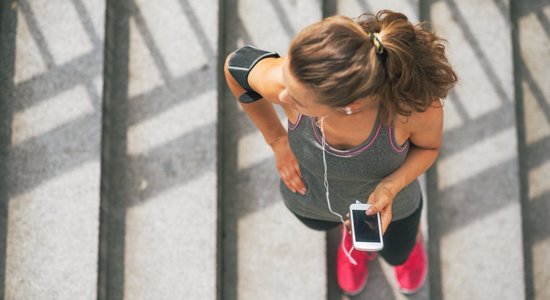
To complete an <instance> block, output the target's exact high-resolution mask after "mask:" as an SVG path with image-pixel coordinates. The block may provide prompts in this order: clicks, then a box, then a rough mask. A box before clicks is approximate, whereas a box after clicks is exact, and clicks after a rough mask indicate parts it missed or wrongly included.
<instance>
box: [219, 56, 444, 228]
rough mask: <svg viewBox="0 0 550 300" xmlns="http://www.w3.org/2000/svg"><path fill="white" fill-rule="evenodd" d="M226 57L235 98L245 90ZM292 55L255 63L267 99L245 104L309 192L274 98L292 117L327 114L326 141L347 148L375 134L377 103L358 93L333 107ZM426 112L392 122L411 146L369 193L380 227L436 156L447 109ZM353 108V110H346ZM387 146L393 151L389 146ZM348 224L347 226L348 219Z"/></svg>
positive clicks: (293, 181) (285, 170)
mask: <svg viewBox="0 0 550 300" xmlns="http://www.w3.org/2000/svg"><path fill="white" fill-rule="evenodd" d="M229 58H230V56H228V58H227V59H226V63H225V78H226V81H227V84H228V85H229V88H230V90H231V92H232V93H233V95H234V96H235V98H238V97H239V96H240V95H241V94H243V93H244V92H245V90H244V89H243V88H242V87H241V86H239V84H238V83H237V82H236V81H235V80H234V79H233V77H232V76H231V74H230V73H229V70H228V68H227V66H228V62H229ZM288 61H289V59H288V57H281V58H266V59H263V60H261V61H260V62H259V63H258V64H256V66H255V67H254V68H253V69H252V71H251V72H250V74H249V76H248V84H249V85H250V87H251V88H252V89H253V90H254V91H256V92H258V93H259V94H260V95H262V96H263V97H264V99H265V100H267V101H262V100H260V101H256V102H253V103H249V104H241V106H242V108H243V109H244V111H245V112H246V113H247V114H248V116H249V117H250V119H251V120H252V122H253V123H254V124H255V125H256V127H257V128H258V129H259V130H260V132H261V133H262V134H263V137H264V139H265V141H266V142H267V144H269V145H270V146H271V148H272V150H273V153H274V155H275V162H276V166H277V170H278V171H279V174H280V176H281V178H282V180H283V182H284V183H285V185H286V186H287V187H288V188H289V189H290V190H291V191H293V192H295V193H301V194H305V192H306V190H307V186H306V185H305V183H304V182H303V180H302V176H301V172H300V167H299V165H298V162H297V160H296V157H295V156H294V154H293V153H292V151H291V149H290V145H289V143H288V136H287V132H286V129H285V128H284V127H283V125H282V124H281V122H280V121H279V118H278V117H277V114H276V112H275V109H274V108H273V105H272V104H277V105H280V106H281V107H282V108H283V110H284V111H285V113H286V115H287V117H288V119H289V121H290V122H292V123H295V122H296V121H297V119H298V116H299V115H300V114H305V115H309V116H314V117H317V118H318V119H319V120H320V119H321V118H323V117H324V124H323V128H324V133H325V137H326V141H327V144H329V145H331V146H333V147H335V148H338V149H342V150H344V149H349V148H352V147H354V146H357V145H359V144H361V143H362V142H363V141H365V140H366V139H367V138H368V137H369V136H370V134H371V131H372V129H373V127H374V123H375V122H376V116H377V112H378V109H379V103H378V102H377V101H375V100H372V99H371V98H369V97H365V98H361V99H357V100H355V101H354V102H352V103H350V104H348V105H346V106H345V107H337V108H333V107H330V106H327V105H324V104H321V103H319V102H317V101H316V99H318V98H319V97H318V96H317V95H316V93H315V91H314V90H312V89H310V88H308V87H307V86H305V85H304V84H302V83H300V82H299V81H297V80H296V78H294V76H293V75H292V73H291V72H290V71H289V68H288ZM434 103H435V105H432V106H431V107H429V108H428V109H427V110H426V111H425V112H413V113H412V114H411V115H410V116H409V117H404V116H398V117H397V119H396V121H395V122H394V124H393V127H394V132H395V139H396V141H397V142H398V144H399V145H403V144H404V143H405V142H406V140H407V139H409V140H410V150H409V153H408V155H407V157H406V159H405V161H404V163H403V164H402V165H401V166H400V167H399V168H398V169H397V170H395V171H394V172H393V173H392V174H390V175H389V176H387V177H386V178H384V179H383V180H382V181H381V182H380V183H379V184H378V186H377V187H376V188H375V190H374V191H373V192H372V193H371V194H370V195H365V198H366V199H368V202H367V203H369V204H371V205H372V206H371V209H369V211H367V214H375V213H377V212H380V216H381V223H382V232H385V231H386V228H387V227H388V225H389V224H390V222H391V219H392V215H391V207H392V202H393V199H394V198H395V196H396V195H397V193H399V192H400V191H401V190H402V189H403V188H404V187H405V186H407V185H408V184H410V183H411V182H412V181H413V180H415V179H416V178H417V177H418V176H420V175H421V174H422V173H424V172H425V171H426V170H427V169H428V168H429V167H430V166H431V165H432V164H433V162H434V161H435V159H436V158H437V155H438V154H439V148H440V146H441V137H442V130H443V109H442V106H441V105H440V102H439V99H436V100H434ZM350 109H351V112H352V113H351V114H350V115H348V114H346V110H348V111H349V110H350ZM388 151H393V150H392V149H388ZM346 226H347V227H348V228H349V220H348V221H347V224H346Z"/></svg>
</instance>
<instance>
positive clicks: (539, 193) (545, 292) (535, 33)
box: [512, 0, 550, 299]
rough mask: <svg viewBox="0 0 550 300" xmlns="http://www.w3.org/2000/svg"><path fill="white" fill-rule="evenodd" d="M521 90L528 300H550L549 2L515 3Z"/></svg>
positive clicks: (519, 112) (517, 73)
mask: <svg viewBox="0 0 550 300" xmlns="http://www.w3.org/2000/svg"><path fill="white" fill-rule="evenodd" d="M512 15H513V18H514V25H515V26H516V32H515V33H516V36H515V40H514V46H515V50H516V54H515V57H514V58H515V60H516V64H515V67H516V89H517V92H518V97H517V100H518V102H519V105H518V107H519V109H518V124H519V125H518V132H519V143H520V148H519V149H520V167H521V169H520V178H521V184H522V193H521V194H522V200H523V202H522V204H523V216H522V217H523V230H524V231H523V237H524V251H525V252H524V255H525V265H526V268H525V272H526V274H525V277H526V285H527V289H526V298H527V299H550V288H549V287H548V282H550V271H549V270H550V256H548V253H550V221H549V220H550V219H549V218H548V212H550V180H549V178H550V154H549V153H550V152H549V151H548V149H550V86H549V85H548V78H549V74H548V70H550V21H549V20H550V1H547V0H546V1H516V2H515V3H514V5H513V6H512Z"/></svg>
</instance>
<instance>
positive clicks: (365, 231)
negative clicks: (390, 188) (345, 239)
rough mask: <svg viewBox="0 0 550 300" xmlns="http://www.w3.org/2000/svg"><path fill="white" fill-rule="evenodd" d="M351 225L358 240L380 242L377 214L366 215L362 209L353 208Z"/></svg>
mask: <svg viewBox="0 0 550 300" xmlns="http://www.w3.org/2000/svg"><path fill="white" fill-rule="evenodd" d="M353 227H354V228H355V239H356V240H357V241H358V242H367V243H380V242H381V241H380V235H379V234H378V230H379V229H378V214H374V215H370V216H367V214H366V213H365V211H364V210H353Z"/></svg>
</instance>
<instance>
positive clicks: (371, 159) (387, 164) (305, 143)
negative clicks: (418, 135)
mask: <svg viewBox="0 0 550 300" xmlns="http://www.w3.org/2000/svg"><path fill="white" fill-rule="evenodd" d="M316 121H317V120H316V119H315V118H314V117H308V116H305V115H300V116H299V118H298V120H297V121H296V124H292V123H290V122H289V123H288V140H289V143H290V147H291V149H292V152H294V155H295V156H296V158H297V160H298V162H299V165H300V170H301V172H302V177H303V180H304V182H305V184H306V186H307V192H306V194H305V195H301V194H298V193H296V194H295V193H293V192H292V191H291V190H289V189H288V188H287V187H286V185H285V184H284V183H283V182H282V181H281V183H280V190H281V194H282V196H283V200H284V202H285V204H286V206H287V207H288V208H289V209H290V210H291V211H292V212H294V213H295V214H297V215H300V216H302V217H306V218H311V219H317V220H326V221H334V222H339V221H340V219H339V218H338V217H337V216H335V215H333V214H332V213H331V212H330V211H329V209H328V206H327V201H326V197H325V187H324V185H323V182H324V168H323V152H322V147H321V144H322V136H321V130H320V129H319V128H318V127H317V126H316V124H315V123H316ZM409 146H410V142H409V141H408V140H407V142H406V143H405V145H403V147H399V146H398V145H397V143H396V142H395V139H394V135H393V128H392V127H385V126H383V125H382V123H381V122H380V116H378V117H377V120H376V123H375V124H374V127H373V131H372V133H371V134H370V136H369V138H367V140H366V141H364V142H363V143H361V145H359V146H357V147H354V148H352V149H349V150H345V151H342V150H338V149H335V148H333V147H331V146H329V145H326V147H325V149H326V151H327V152H326V160H327V169H328V182H329V188H330V204H331V207H332V210H334V211H335V212H338V213H339V214H341V215H342V216H345V215H346V213H347V212H348V211H349V205H350V204H352V203H355V200H359V201H361V202H363V203H366V202H367V199H368V196H369V195H370V194H371V193H372V191H374V188H375V187H376V185H377V184H378V183H379V182H380V181H381V180H382V179H383V178H384V177H386V176H388V175H390V174H391V173H392V172H393V171H395V170H396V169H397V168H399V166H401V165H402V164H403V162H404V161H405V157H406V156H407V153H408V152H409ZM420 201H421V193H420V185H419V183H418V180H415V181H413V182H412V183H411V184H409V185H408V186H406V187H405V188H404V189H403V190H402V191H401V192H400V193H399V194H397V196H396V197H395V199H394V201H393V206H392V220H395V221H397V220H400V219H403V218H405V217H407V216H409V215H410V214H412V213H413V212H414V211H415V210H416V209H417V208H418V205H419V204H420Z"/></svg>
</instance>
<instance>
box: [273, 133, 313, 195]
mask: <svg viewBox="0 0 550 300" xmlns="http://www.w3.org/2000/svg"><path fill="white" fill-rule="evenodd" d="M270 145H271V149H273V153H274V154H275V165H276V166H277V170H278V171H279V174H280V175H281V178H282V179H283V182H284V184H285V185H286V186H287V187H288V188H289V189H290V190H291V191H292V192H293V193H300V194H302V195H305V194H306V191H307V188H306V185H305V183H304V181H303V180H302V172H301V171H300V165H299V164H298V160H296V156H294V153H293V152H292V150H291V149H290V144H289V143H288V136H287V135H283V136H281V137H279V138H277V139H276V140H275V141H274V142H272V143H270Z"/></svg>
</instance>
